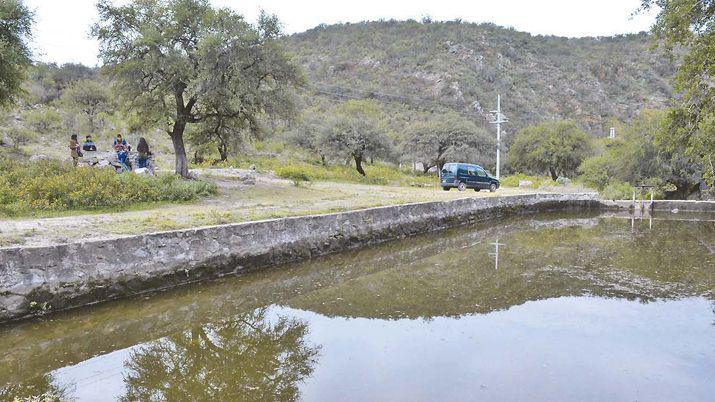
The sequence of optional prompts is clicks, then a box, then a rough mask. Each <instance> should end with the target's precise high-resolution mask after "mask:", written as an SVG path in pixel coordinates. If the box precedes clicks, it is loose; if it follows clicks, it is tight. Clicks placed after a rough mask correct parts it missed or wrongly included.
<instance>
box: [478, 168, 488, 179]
mask: <svg viewBox="0 0 715 402" xmlns="http://www.w3.org/2000/svg"><path fill="white" fill-rule="evenodd" d="M477 174H478V175H479V176H482V177H485V176H486V175H487V172H485V171H484V169H479V168H478V169H477Z"/></svg>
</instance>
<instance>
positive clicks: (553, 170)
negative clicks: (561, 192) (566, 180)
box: [549, 167, 559, 181]
mask: <svg viewBox="0 0 715 402" xmlns="http://www.w3.org/2000/svg"><path fill="white" fill-rule="evenodd" d="M549 174H551V180H553V181H556V179H558V178H559V175H558V174H556V169H554V168H553V167H549Z"/></svg>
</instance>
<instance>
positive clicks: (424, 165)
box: [422, 162, 432, 173]
mask: <svg viewBox="0 0 715 402" xmlns="http://www.w3.org/2000/svg"><path fill="white" fill-rule="evenodd" d="M431 167H432V166H430V165H429V163H427V162H422V173H427V172H429V168H431Z"/></svg>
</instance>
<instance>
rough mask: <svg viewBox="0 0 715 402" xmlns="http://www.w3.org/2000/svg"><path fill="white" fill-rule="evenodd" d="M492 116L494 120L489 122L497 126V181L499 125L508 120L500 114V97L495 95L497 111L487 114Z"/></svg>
mask: <svg viewBox="0 0 715 402" xmlns="http://www.w3.org/2000/svg"><path fill="white" fill-rule="evenodd" d="M489 113H491V114H492V118H493V119H494V120H493V121H491V123H492V124H496V125H497V169H496V170H497V171H496V176H497V179H499V167H500V164H501V163H500V160H499V150H500V148H501V125H502V123H506V122H508V121H509V119H507V118H506V116H504V115H503V114H502V112H501V95H497V110H492V111H491V112H489Z"/></svg>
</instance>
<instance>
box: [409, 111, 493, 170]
mask: <svg viewBox="0 0 715 402" xmlns="http://www.w3.org/2000/svg"><path fill="white" fill-rule="evenodd" d="M495 142H496V141H495V140H494V139H493V138H492V136H491V135H489V133H488V132H487V131H486V130H485V129H483V128H481V127H477V125H476V124H474V123H473V122H471V121H469V120H467V119H465V118H463V117H462V116H460V115H458V114H457V113H455V112H449V113H444V114H440V115H438V116H436V117H434V118H433V119H430V120H427V121H424V122H418V123H415V124H413V125H412V126H411V127H410V128H409V130H408V133H407V138H406V140H405V146H404V148H405V149H404V150H405V153H406V154H408V155H410V156H412V157H414V158H415V159H416V160H417V161H420V162H422V166H423V168H424V170H425V171H427V170H428V169H429V168H430V167H432V166H437V167H438V168H439V169H440V170H441V169H442V165H444V164H445V163H447V162H449V161H459V162H475V163H481V164H482V165H486V164H487V161H489V162H491V161H492V159H493V158H492V156H491V155H492V153H493V151H494V149H495V148H494V146H495Z"/></svg>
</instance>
